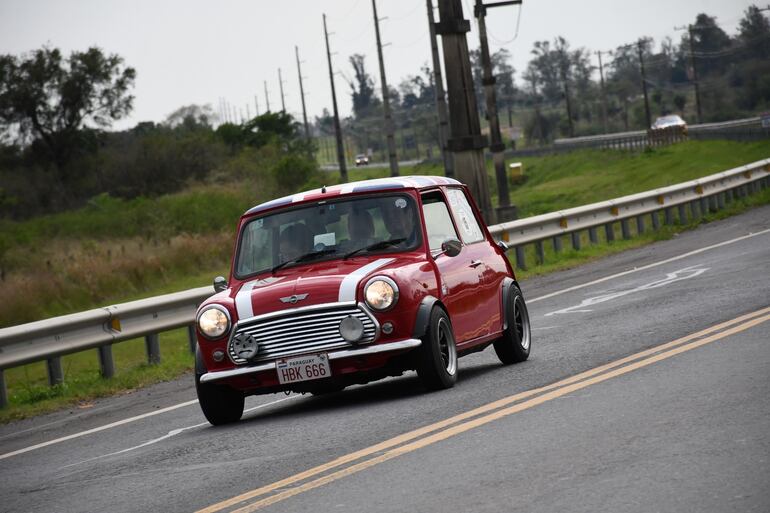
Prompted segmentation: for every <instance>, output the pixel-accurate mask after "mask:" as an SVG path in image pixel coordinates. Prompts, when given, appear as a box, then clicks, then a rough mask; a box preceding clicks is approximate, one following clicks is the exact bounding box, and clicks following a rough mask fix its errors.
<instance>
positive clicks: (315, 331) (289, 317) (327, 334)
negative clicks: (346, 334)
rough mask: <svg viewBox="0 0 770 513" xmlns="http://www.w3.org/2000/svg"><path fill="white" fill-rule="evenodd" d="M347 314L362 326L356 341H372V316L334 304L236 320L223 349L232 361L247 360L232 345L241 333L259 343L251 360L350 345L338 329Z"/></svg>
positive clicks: (353, 307) (374, 332)
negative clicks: (359, 336) (362, 329)
mask: <svg viewBox="0 0 770 513" xmlns="http://www.w3.org/2000/svg"><path fill="white" fill-rule="evenodd" d="M349 315H352V316H354V317H357V318H358V319H359V320H360V321H361V322H362V323H363V325H364V336H363V337H362V338H361V340H360V341H359V342H358V343H359V344H366V343H369V342H371V341H373V340H374V338H375V337H376V335H377V324H376V321H375V320H374V318H373V317H371V316H370V315H369V314H368V313H367V312H366V311H364V309H363V308H362V307H360V306H359V305H356V304H355V303H344V304H336V303H335V304H331V305H320V306H319V305H316V306H310V307H304V308H295V309H292V310H286V311H284V312H278V313H275V314H267V315H262V316H257V317H254V318H252V319H247V320H246V321H244V322H239V323H238V325H236V327H235V329H234V330H233V333H232V334H231V335H230V341H229V342H228V344H227V350H228V353H229V354H230V359H231V360H232V361H233V362H234V363H237V364H244V363H247V360H245V359H244V358H241V357H240V356H237V355H236V353H235V349H234V347H233V339H234V338H235V337H236V336H238V335H239V334H241V333H244V334H246V335H251V336H253V337H254V338H256V339H257V341H258V342H259V352H258V353H257V356H255V357H254V358H253V359H252V360H251V361H252V362H259V361H263V360H271V359H274V358H283V357H287V356H295V355H300V354H305V353H315V352H318V351H328V350H332V349H339V348H344V347H351V346H352V344H351V343H350V342H348V341H347V340H345V339H344V338H342V335H340V331H339V324H340V321H342V319H344V318H345V317H347V316H349Z"/></svg>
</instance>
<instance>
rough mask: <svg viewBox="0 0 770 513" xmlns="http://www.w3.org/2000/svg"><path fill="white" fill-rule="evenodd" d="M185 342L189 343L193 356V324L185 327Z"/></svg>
mask: <svg viewBox="0 0 770 513" xmlns="http://www.w3.org/2000/svg"><path fill="white" fill-rule="evenodd" d="M187 341H188V342H189V343H190V352H191V353H192V354H195V344H196V342H197V337H196V336H195V324H188V325H187Z"/></svg>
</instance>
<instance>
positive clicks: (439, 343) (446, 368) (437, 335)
mask: <svg viewBox="0 0 770 513" xmlns="http://www.w3.org/2000/svg"><path fill="white" fill-rule="evenodd" d="M417 375H418V376H419V377H420V380H421V381H422V383H423V385H425V387H426V388H428V389H429V390H442V389H445V388H451V387H452V386H454V384H455V382H456V381H457V346H456V344H455V337H454V333H453V332H452V324H451V323H450V322H449V316H447V314H446V312H444V310H442V309H441V308H434V309H433V311H432V312H431V314H430V322H429V324H428V331H427V333H425V336H423V337H422V344H421V345H420V351H419V362H418V365H417Z"/></svg>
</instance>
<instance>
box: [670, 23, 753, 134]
mask: <svg viewBox="0 0 770 513" xmlns="http://www.w3.org/2000/svg"><path fill="white" fill-rule="evenodd" d="M761 10H765V9H761ZM693 28H694V27H693V26H692V25H687V27H674V30H684V29H687V35H688V37H689V40H690V66H692V85H693V88H694V89H695V109H696V112H697V113H698V123H701V122H702V121H701V117H702V116H701V110H700V86H699V85H698V68H697V67H696V66H695V43H694V41H693V38H692V30H693Z"/></svg>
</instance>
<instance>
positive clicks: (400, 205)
mask: <svg viewBox="0 0 770 513" xmlns="http://www.w3.org/2000/svg"><path fill="white" fill-rule="evenodd" d="M395 205H396V208H406V200H405V199H404V198H398V199H397V200H396V201H395Z"/></svg>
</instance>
